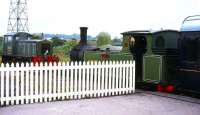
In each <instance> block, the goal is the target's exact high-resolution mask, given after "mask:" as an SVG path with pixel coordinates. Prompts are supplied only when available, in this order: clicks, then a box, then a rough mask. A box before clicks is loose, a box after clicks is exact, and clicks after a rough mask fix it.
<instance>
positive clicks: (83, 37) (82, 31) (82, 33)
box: [79, 27, 88, 45]
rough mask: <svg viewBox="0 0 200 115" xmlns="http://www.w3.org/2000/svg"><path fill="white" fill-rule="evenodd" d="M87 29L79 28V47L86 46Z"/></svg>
mask: <svg viewBox="0 0 200 115" xmlns="http://www.w3.org/2000/svg"><path fill="white" fill-rule="evenodd" d="M87 29H88V28H87V27H80V36H81V40H80V42H79V44H80V45H86V44H87Z"/></svg>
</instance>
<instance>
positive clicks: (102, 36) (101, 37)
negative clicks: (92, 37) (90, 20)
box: [97, 32, 111, 46]
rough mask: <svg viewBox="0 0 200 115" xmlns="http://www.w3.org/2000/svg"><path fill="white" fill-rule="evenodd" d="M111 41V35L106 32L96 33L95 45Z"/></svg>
mask: <svg viewBox="0 0 200 115" xmlns="http://www.w3.org/2000/svg"><path fill="white" fill-rule="evenodd" d="M110 42H111V36H110V34H109V33H107V32H100V33H99V34H98V35H97V46H103V45H106V44H110Z"/></svg>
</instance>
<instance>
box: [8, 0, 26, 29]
mask: <svg viewBox="0 0 200 115" xmlns="http://www.w3.org/2000/svg"><path fill="white" fill-rule="evenodd" d="M7 32H8V33H11V32H29V28H28V13H27V0H10V8H9V19H8V28H7Z"/></svg>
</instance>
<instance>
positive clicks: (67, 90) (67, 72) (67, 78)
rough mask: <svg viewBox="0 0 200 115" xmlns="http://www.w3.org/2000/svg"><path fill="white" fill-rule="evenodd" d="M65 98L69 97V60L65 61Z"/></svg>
mask: <svg viewBox="0 0 200 115" xmlns="http://www.w3.org/2000/svg"><path fill="white" fill-rule="evenodd" d="M65 68H66V93H67V95H66V98H67V99H69V93H70V92H69V91H70V87H69V86H70V81H69V80H70V79H69V62H67V63H66V67H65Z"/></svg>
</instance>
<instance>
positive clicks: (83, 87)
mask: <svg viewBox="0 0 200 115" xmlns="http://www.w3.org/2000/svg"><path fill="white" fill-rule="evenodd" d="M85 64H86V63H85V62H83V65H82V67H83V66H84V65H85ZM82 70H83V79H82V80H83V84H82V98H85V94H86V77H85V73H86V71H85V70H86V69H85V68H82Z"/></svg>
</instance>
